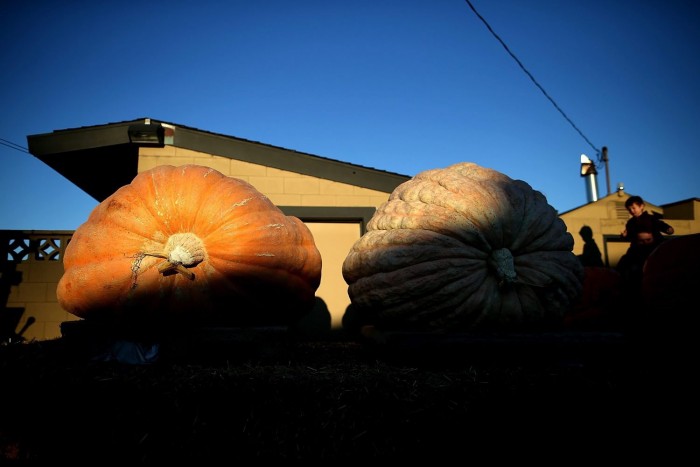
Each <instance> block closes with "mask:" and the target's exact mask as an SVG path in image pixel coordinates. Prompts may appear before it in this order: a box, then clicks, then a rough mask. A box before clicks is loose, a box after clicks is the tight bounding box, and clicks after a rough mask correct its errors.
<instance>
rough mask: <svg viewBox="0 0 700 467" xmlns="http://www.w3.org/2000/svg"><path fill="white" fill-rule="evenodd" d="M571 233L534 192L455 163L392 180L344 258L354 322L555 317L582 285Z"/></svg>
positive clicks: (447, 325)
mask: <svg viewBox="0 0 700 467" xmlns="http://www.w3.org/2000/svg"><path fill="white" fill-rule="evenodd" d="M573 245H574V240H573V237H572V236H571V234H569V233H568V232H567V230H566V225H565V224H564V222H563V221H562V220H561V219H559V217H558V215H557V212H556V211H555V210H554V208H552V207H551V206H550V205H549V204H548V203H547V200H546V199H545V197H544V195H542V194H541V193H540V192H538V191H535V190H533V189H532V188H531V187H530V185H528V184H527V183H525V182H523V181H521V180H513V179H511V178H509V177H508V176H506V175H504V174H502V173H499V172H497V171H495V170H492V169H487V168H483V167H480V166H478V165H476V164H473V163H468V162H465V163H459V164H455V165H452V166H450V167H447V168H444V169H434V170H428V171H425V172H422V173H419V174H418V175H416V176H415V177H414V178H413V179H411V180H409V181H407V182H405V183H403V184H401V185H400V186H398V187H397V188H396V189H395V190H394V191H393V192H392V194H391V195H390V197H389V200H388V201H387V202H386V203H384V204H383V205H382V206H380V207H379V209H378V210H377V212H376V213H375V214H374V216H373V217H372V219H371V220H370V222H369V223H368V225H367V232H366V233H365V234H364V235H363V236H362V237H361V238H360V239H359V240H358V241H357V242H356V243H355V244H354V246H353V247H352V249H351V251H350V252H349V254H348V256H347V257H346V259H345V262H344V263H343V276H344V278H345V281H346V282H347V284H348V294H349V296H350V299H351V302H352V303H351V309H350V310H349V313H351V314H352V319H353V323H356V324H373V325H375V326H376V327H378V328H385V329H392V328H394V329H396V328H398V329H400V328H407V329H417V330H457V329H461V330H473V329H487V328H488V329H513V328H516V329H517V328H523V327H530V326H543V325H546V326H548V325H550V324H553V323H557V324H560V323H561V321H562V318H563V316H564V313H565V312H566V311H567V309H568V308H569V307H570V305H571V304H572V303H574V302H575V301H576V300H577V299H578V297H579V295H580V293H581V290H582V281H583V266H582V265H581V263H580V261H579V260H578V258H577V257H576V256H575V255H574V254H573V252H572V249H573Z"/></svg>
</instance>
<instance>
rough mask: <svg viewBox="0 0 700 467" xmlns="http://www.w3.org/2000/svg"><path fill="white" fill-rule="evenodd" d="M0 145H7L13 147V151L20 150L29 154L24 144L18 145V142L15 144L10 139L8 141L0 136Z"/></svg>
mask: <svg viewBox="0 0 700 467" xmlns="http://www.w3.org/2000/svg"><path fill="white" fill-rule="evenodd" d="M0 145H3V146H7V147H8V148H10V149H14V150H15V151H21V152H26V153H27V154H29V149H27V148H25V147H24V146H20V145H19V144H15V143H13V142H12V141H8V140H6V139H3V138H0Z"/></svg>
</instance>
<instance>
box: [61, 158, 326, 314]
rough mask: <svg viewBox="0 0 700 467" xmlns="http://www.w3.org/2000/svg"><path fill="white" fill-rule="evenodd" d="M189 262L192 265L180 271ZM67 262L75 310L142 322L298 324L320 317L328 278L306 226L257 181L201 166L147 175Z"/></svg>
mask: <svg viewBox="0 0 700 467" xmlns="http://www.w3.org/2000/svg"><path fill="white" fill-rule="evenodd" d="M169 241H170V243H169ZM178 245H179V246H178ZM159 255H160V256H159ZM169 260H172V261H171V262H169ZM189 260H191V261H189ZM180 261H184V262H185V263H188V262H189V263H190V264H184V265H183V266H184V267H183V266H181V267H180V272H178V271H177V270H176V269H175V266H176V265H177V263H178V262H180ZM195 263H196V264H195ZM63 264H64V274H63V276H62V277H61V279H60V282H59V284H58V288H57V297H58V301H59V303H60V305H61V306H62V307H63V308H64V309H65V310H66V311H68V312H70V313H72V314H74V315H76V316H78V317H82V318H93V319H103V320H113V319H115V320H130V321H136V322H140V321H143V322H146V321H150V320H154V319H164V318H165V319H166V320H168V319H176V318H177V319H179V318H184V319H185V320H187V319H193V320H196V319H200V318H203V320H204V321H206V320H207V319H208V318H210V317H211V316H217V317H218V318H217V319H223V320H225V321H230V322H231V323H232V324H236V323H238V322H240V323H243V324H246V323H250V322H256V321H260V322H262V323H265V322H266V321H269V320H273V321H274V320H279V319H282V320H286V319H288V318H289V319H291V318H292V317H293V316H295V315H298V314H303V313H304V312H305V311H307V308H308V309H310V307H311V306H312V305H313V300H314V295H315V292H316V290H317V288H318V286H319V283H320V279H321V256H320V253H319V251H318V249H317V248H316V245H315V242H314V239H313V236H312V234H311V232H310V231H309V229H308V228H307V227H306V225H304V224H303V223H302V222H301V221H300V220H299V219H297V218H296V217H292V216H285V215H284V213H282V211H281V210H280V209H279V208H278V207H276V206H275V205H274V204H273V203H272V202H271V201H270V200H269V199H268V198H267V197H265V196H264V195H262V194H261V193H260V192H258V191H257V190H256V189H255V188H254V187H253V186H252V185H250V184H248V183H247V182H245V181H243V180H239V179H236V178H232V177H227V176H225V175H223V174H222V173H220V172H218V171H216V170H214V169H211V168H208V167H203V166H198V165H184V166H180V167H174V166H169V165H163V166H158V167H155V168H154V169H152V170H149V171H145V172H142V173H140V174H138V175H137V176H136V177H135V178H134V179H133V181H132V182H131V183H130V184H129V185H125V186H123V187H121V188H120V189H119V190H117V191H116V192H115V193H113V194H112V195H111V196H110V197H109V198H107V199H105V200H104V201H103V202H102V203H100V204H99V205H98V206H97V207H96V208H95V209H94V210H93V211H92V213H91V214H90V216H89V218H88V219H87V221H86V222H85V223H84V224H82V225H81V226H80V227H78V229H77V230H76V231H75V233H74V235H73V237H72V239H71V241H70V243H69V244H68V246H67V247H66V252H65V256H64V258H63ZM159 266H160V267H161V270H160V271H159Z"/></svg>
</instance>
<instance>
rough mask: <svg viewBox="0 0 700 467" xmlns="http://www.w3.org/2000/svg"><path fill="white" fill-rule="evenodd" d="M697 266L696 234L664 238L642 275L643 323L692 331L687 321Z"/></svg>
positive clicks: (699, 280)
mask: <svg viewBox="0 0 700 467" xmlns="http://www.w3.org/2000/svg"><path fill="white" fill-rule="evenodd" d="M699 265H700V233H696V234H691V235H683V236H678V237H671V238H668V239H666V240H664V241H663V242H662V243H661V244H660V245H659V246H658V247H656V248H655V249H654V251H652V252H651V254H650V255H649V257H648V258H647V260H646V262H645V263H644V269H643V272H642V298H643V302H644V305H645V306H646V312H647V316H646V319H647V320H648V322H647V324H649V325H650V326H654V327H656V328H658V327H659V326H661V325H670V326H674V327H677V328H678V329H681V328H683V327H685V328H686V330H689V329H695V326H694V325H690V319H691V317H692V316H694V313H693V310H692V307H693V305H692V304H693V303H696V302H697V294H698V290H700V266H699ZM682 323H685V324H687V326H686V325H685V324H682Z"/></svg>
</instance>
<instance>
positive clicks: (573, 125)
mask: <svg viewBox="0 0 700 467" xmlns="http://www.w3.org/2000/svg"><path fill="white" fill-rule="evenodd" d="M465 1H466V2H467V5H469V8H471V9H472V11H473V12H474V14H475V15H476V16H477V17H478V18H479V19H480V20H481V22H482V23H484V25H485V26H486V27H487V28H488V30H489V31H490V32H491V34H493V37H495V38H496V39H497V40H498V42H500V43H501V45H502V46H503V48H504V49H506V52H508V55H510V56H511V57H512V58H513V60H515V62H516V63H517V64H518V66H519V67H520V68H521V69H522V70H523V71H524V72H525V74H526V75H527V76H528V77H529V78H530V80H532V82H533V83H535V86H537V87H538V88H539V89H540V91H542V94H544V96H545V97H546V98H547V99H549V101H550V102H551V103H552V104H553V105H554V107H555V108H556V109H557V110H558V111H559V113H560V114H562V116H563V117H564V118H565V119H566V121H567V122H569V123H570V124H571V126H572V127H574V130H576V131H577V132H578V134H579V135H581V137H582V138H583V139H584V140H586V142H587V143H588V144H589V145H590V146H591V147H592V148H593V150H594V151H595V153H596V156H597V158H598V162H600V150H599V149H598V148H597V147H595V145H594V144H593V143H591V141H590V140H589V139H588V138H587V137H586V135H584V134H583V132H582V131H581V130H579V128H578V127H577V126H576V124H575V123H574V122H573V121H572V120H571V119H570V118H569V117H568V116H567V115H566V114H565V113H564V111H563V110H562V109H561V107H559V105H558V104H557V103H556V102H554V99H552V98H551V97H550V95H549V94H548V93H547V91H545V90H544V88H543V87H542V86H541V85H540V83H538V82H537V80H536V79H535V77H534V76H532V73H530V72H529V71H528V70H527V69H526V68H525V66H524V65H523V64H522V62H521V61H520V60H519V59H518V57H516V56H515V54H514V53H513V52H511V50H510V48H508V46H507V45H506V43H505V42H503V39H501V38H500V37H499V36H498V34H496V32H495V31H494V30H493V28H492V27H491V26H490V25H489V23H487V22H486V20H485V19H484V17H483V16H481V15H480V14H479V12H478V11H476V8H474V5H472V3H471V2H470V1H469V0H465Z"/></svg>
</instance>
